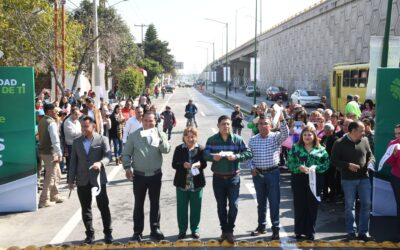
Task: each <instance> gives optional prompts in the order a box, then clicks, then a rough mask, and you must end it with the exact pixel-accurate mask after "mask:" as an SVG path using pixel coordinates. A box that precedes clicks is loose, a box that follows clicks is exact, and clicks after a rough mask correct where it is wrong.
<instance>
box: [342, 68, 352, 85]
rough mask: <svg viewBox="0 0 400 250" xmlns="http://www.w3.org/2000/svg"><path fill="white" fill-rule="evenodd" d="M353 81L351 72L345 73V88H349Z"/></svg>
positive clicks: (346, 71)
mask: <svg viewBox="0 0 400 250" xmlns="http://www.w3.org/2000/svg"><path fill="white" fill-rule="evenodd" d="M350 80H351V72H350V70H345V71H343V87H349V86H350Z"/></svg>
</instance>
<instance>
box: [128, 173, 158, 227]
mask: <svg viewBox="0 0 400 250" xmlns="http://www.w3.org/2000/svg"><path fill="white" fill-rule="evenodd" d="M161 177H162V173H159V174H156V175H153V176H140V175H135V178H134V180H133V194H134V196H135V206H134V208H133V225H134V226H133V232H134V233H142V232H143V228H144V210H143V206H144V200H145V198H146V193H147V190H149V199H150V229H151V231H154V230H156V229H158V228H160V191H161Z"/></svg>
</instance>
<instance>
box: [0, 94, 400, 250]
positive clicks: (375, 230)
mask: <svg viewBox="0 0 400 250" xmlns="http://www.w3.org/2000/svg"><path fill="white" fill-rule="evenodd" d="M217 89H221V91H222V90H223V89H222V88H216V90H217ZM208 90H209V91H210V88H209V89H208ZM211 91H212V88H211ZM217 92H219V91H217ZM233 93H234V91H231V92H230V95H229V98H231V99H230V100H233V101H232V103H239V101H242V103H239V104H240V105H241V106H242V107H243V108H246V107H251V105H252V98H251V97H246V98H244V96H242V95H241V93H237V95H234V94H233ZM189 99H192V100H193V102H194V103H195V104H196V105H197V106H198V108H199V113H198V115H197V117H196V118H197V121H198V124H199V143H200V144H202V145H204V144H205V142H206V140H207V138H208V137H209V136H211V135H213V134H215V133H217V131H218V130H217V119H218V117H219V116H220V115H223V114H226V115H230V113H231V112H232V108H231V107H230V106H229V105H228V104H226V103H221V102H219V101H218V100H217V99H215V97H213V96H210V95H208V94H205V93H204V92H200V91H198V90H196V89H194V88H177V89H176V90H175V92H174V93H173V94H170V93H168V94H167V95H166V96H165V99H162V98H161V97H159V98H158V99H153V103H155V104H156V105H157V108H158V110H159V111H160V112H162V111H163V110H164V107H165V105H169V106H170V107H171V109H172V111H173V112H174V113H175V115H176V117H177V126H176V127H175V128H174V129H173V135H172V139H171V146H172V147H171V152H170V153H169V154H166V155H164V160H163V167H162V168H163V179H162V190H161V199H160V207H161V222H160V224H161V230H162V231H163V233H164V234H165V236H166V240H168V241H170V242H175V241H176V239H177V234H178V226H177V219H176V189H175V187H174V186H173V177H174V173H175V172H174V170H173V169H172V167H171V162H172V155H173V151H174V149H175V147H176V146H178V145H179V144H181V143H182V132H183V129H184V128H185V123H186V121H185V118H184V109H185V105H186V104H187V102H188V100H189ZM262 99H264V100H265V97H263V98H262ZM248 100H249V101H248ZM269 104H270V103H269ZM246 105H250V106H246ZM242 136H243V138H244V140H245V141H246V142H248V140H249V138H250V136H251V133H250V131H249V130H248V129H244V130H243V134H242ZM241 168H242V171H241V188H240V200H239V213H238V217H237V220H236V227H235V232H234V234H235V236H236V239H237V241H238V242H240V241H243V242H241V243H240V244H243V246H245V242H244V241H246V240H247V241H251V242H256V240H264V243H263V242H262V241H260V242H259V245H258V246H269V247H272V246H276V247H278V249H296V248H298V247H301V246H304V247H305V248H307V246H308V247H314V249H315V247H317V245H315V246H314V245H313V243H310V244H311V245H304V244H303V245H301V244H297V245H296V243H295V241H294V239H293V238H292V236H293V223H294V222H293V202H292V193H291V188H290V173H288V172H287V171H286V170H284V169H282V170H281V204H280V220H281V221H280V223H281V226H282V227H281V242H280V243H279V242H278V243H277V242H272V243H271V242H270V236H271V230H270V229H269V228H268V232H267V234H265V235H261V236H257V237H252V236H250V232H251V231H252V230H254V229H255V228H256V226H257V202H256V199H255V190H254V185H253V182H252V177H251V175H250V172H249V170H248V169H247V168H246V165H245V164H242V165H241ZM106 170H107V173H108V178H109V180H110V182H109V184H108V187H107V189H108V190H107V192H108V195H109V199H110V208H111V216H112V220H113V228H114V231H113V236H114V238H115V241H117V242H121V243H123V244H126V243H128V242H129V241H130V237H131V236H132V234H133V221H132V215H133V191H132V186H133V185H132V182H130V181H128V180H126V178H125V174H124V171H123V169H122V167H121V165H120V166H116V165H115V162H112V163H111V164H110V165H109V166H107V167H106ZM205 175H206V182H207V184H206V186H205V188H204V192H203V203H202V215H201V222H200V235H201V240H202V241H203V242H205V241H210V240H211V242H213V241H212V240H214V239H218V238H219V236H220V235H221V230H220V227H219V221H218V216H217V209H216V201H215V198H214V194H213V190H212V185H211V184H212V172H211V171H210V164H209V165H208V166H207V169H206V170H205ZM65 181H66V180H65V176H64V177H63V179H62V183H61V194H62V195H63V196H64V197H66V198H67V196H68V193H69V191H68V189H67V186H66V182H65ZM343 210H344V205H343V203H342V202H340V201H338V202H331V203H325V202H323V203H321V205H320V209H319V214H318V220H317V227H316V232H317V234H316V239H318V240H324V241H331V242H333V241H341V240H343V239H344V236H345V231H344V211H343ZM93 218H94V228H95V230H96V233H95V237H96V240H97V242H98V243H101V242H102V239H103V234H102V223H101V218H100V213H99V211H98V209H97V205H96V204H94V205H93ZM268 223H269V222H268ZM268 225H270V223H269V224H268ZM393 232H394V219H393V217H390V218H383V217H379V218H372V222H371V235H372V236H374V237H375V238H376V240H377V241H385V240H394V239H395V237H396V235H393ZM143 234H144V238H145V240H149V234H150V229H149V201H148V199H147V200H146V203H145V229H144V232H143ZM84 238H85V229H84V226H83V223H82V221H81V213H80V205H79V201H78V197H77V194H76V191H74V192H73V193H72V195H71V198H70V199H67V200H66V201H65V202H64V203H62V204H57V205H55V206H52V207H49V208H43V209H40V210H38V211H36V212H25V213H10V214H0V249H1V248H2V247H3V248H5V247H9V246H13V245H17V246H20V247H25V246H28V245H36V246H44V245H46V244H57V245H61V244H74V245H79V244H81V243H82V241H83V239H84ZM189 240H190V239H189V238H188V239H186V240H185V241H184V242H186V241H189ZM265 242H267V243H265ZM268 242H269V243H268ZM184 244H185V243H184ZM238 244H239V243H238ZM254 244H255V243H254ZM254 244H253V245H252V246H254ZM263 244H264V245H263ZM268 244H269V245H268ZM274 244H275V245H274ZM307 244H308V243H307ZM354 244H355V243H354ZM209 246H210V245H209ZM393 246H394V245H393ZM136 247H137V246H136ZM343 247H344V248H347V249H348V248H351V247H350V245H343V246H342V248H343ZM399 247H400V246H399Z"/></svg>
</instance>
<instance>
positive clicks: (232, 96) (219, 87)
mask: <svg viewBox="0 0 400 250" xmlns="http://www.w3.org/2000/svg"><path fill="white" fill-rule="evenodd" d="M204 91H205V87H204ZM205 92H207V93H209V94H213V95H215V96H217V97H218V98H222V99H223V100H224V101H228V102H230V103H233V104H239V105H240V106H241V107H242V109H244V110H246V111H250V110H251V107H252V106H253V103H254V99H253V96H246V92H245V90H244V89H237V90H236V92H235V90H234V88H232V89H231V91H229V90H228V99H226V98H225V94H226V89H225V85H224V83H218V84H216V85H215V89H214V88H213V86H212V85H209V86H208V88H207V91H205ZM261 102H265V103H267V104H268V107H272V105H274V104H275V103H276V102H275V101H270V100H267V98H266V96H265V93H264V92H261V96H259V97H257V98H256V104H259V103H261ZM283 103H284V104H287V103H288V101H284V102H283ZM305 109H306V111H307V112H308V113H310V112H311V111H313V110H315V109H316V108H315V107H306V108H305Z"/></svg>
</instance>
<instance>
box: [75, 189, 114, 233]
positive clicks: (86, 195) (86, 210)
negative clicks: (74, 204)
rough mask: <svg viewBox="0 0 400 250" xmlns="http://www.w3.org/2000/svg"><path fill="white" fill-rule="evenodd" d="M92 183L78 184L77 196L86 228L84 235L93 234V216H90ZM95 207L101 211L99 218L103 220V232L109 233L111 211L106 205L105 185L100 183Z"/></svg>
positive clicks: (110, 230)
mask: <svg viewBox="0 0 400 250" xmlns="http://www.w3.org/2000/svg"><path fill="white" fill-rule="evenodd" d="M91 189H92V185H91V184H90V183H89V184H88V185H86V186H78V197H79V202H80V203H81V207H82V220H83V224H84V225H85V228H86V235H87V236H93V235H94V229H93V222H92V221H93V216H92V191H91ZM96 202H97V207H98V208H99V210H100V213H101V219H102V221H103V233H104V234H111V233H112V227H111V213H110V208H109V207H108V204H109V201H108V196H107V188H106V185H105V184H104V185H101V192H100V194H99V195H98V196H96Z"/></svg>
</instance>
